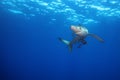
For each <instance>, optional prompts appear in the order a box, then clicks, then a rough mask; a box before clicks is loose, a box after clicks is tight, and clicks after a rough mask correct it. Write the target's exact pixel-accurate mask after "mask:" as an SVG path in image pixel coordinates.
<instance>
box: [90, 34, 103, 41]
mask: <svg viewBox="0 0 120 80" xmlns="http://www.w3.org/2000/svg"><path fill="white" fill-rule="evenodd" d="M88 35H89V36H92V37H94V38H95V39H97V40H98V41H100V42H104V40H103V39H102V38H100V37H99V36H97V35H95V34H88Z"/></svg>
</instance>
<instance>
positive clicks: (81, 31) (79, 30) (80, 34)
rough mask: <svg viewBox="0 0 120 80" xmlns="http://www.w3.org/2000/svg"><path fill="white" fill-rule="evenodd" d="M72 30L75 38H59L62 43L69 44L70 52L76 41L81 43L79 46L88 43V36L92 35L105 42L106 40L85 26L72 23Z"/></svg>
mask: <svg viewBox="0 0 120 80" xmlns="http://www.w3.org/2000/svg"><path fill="white" fill-rule="evenodd" d="M70 30H71V31H72V34H73V39H72V40H71V41H68V40H65V39H63V38H61V37H59V38H58V39H59V41H61V42H62V43H64V44H66V45H67V46H68V48H69V50H70V52H71V51H72V48H73V45H74V44H76V43H80V44H79V46H78V48H80V47H81V46H82V45H85V44H87V41H86V40H85V39H86V37H88V36H91V37H93V38H95V39H97V40H98V41H99V42H101V43H103V42H104V40H103V39H102V38H101V37H99V36H98V35H96V34H93V33H89V32H88V29H87V28H86V27H84V26H81V25H71V26H70Z"/></svg>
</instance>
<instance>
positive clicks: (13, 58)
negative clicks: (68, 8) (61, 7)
mask: <svg viewBox="0 0 120 80" xmlns="http://www.w3.org/2000/svg"><path fill="white" fill-rule="evenodd" d="M99 20H101V23H98V24H97V25H94V24H92V25H87V26H88V29H89V31H90V32H92V33H95V34H97V35H99V36H100V37H102V38H103V39H104V40H105V43H99V42H98V41H97V40H95V39H94V38H91V37H88V38H87V39H86V40H87V42H88V44H87V45H85V46H82V48H76V47H77V46H74V48H73V51H72V53H70V52H69V50H68V48H67V47H66V45H64V44H62V43H61V42H59V41H58V39H57V38H58V37H63V38H64V39H68V40H71V39H72V36H71V31H70V29H69V26H70V25H68V27H66V26H64V25H65V24H64V22H63V18H60V17H59V15H58V17H57V21H56V23H54V24H49V21H50V16H49V15H46V16H36V17H33V18H31V19H30V20H28V19H26V18H25V17H23V16H21V15H16V14H13V13H7V12H4V11H3V10H1V12H0V78H1V79H0V80H120V31H119V30H120V26H119V25H120V19H115V20H110V19H109V18H105V19H102V18H101V19H99ZM78 23H79V22H78Z"/></svg>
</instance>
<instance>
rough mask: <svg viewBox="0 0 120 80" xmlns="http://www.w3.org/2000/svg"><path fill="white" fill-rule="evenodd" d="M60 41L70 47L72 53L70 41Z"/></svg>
mask: <svg viewBox="0 0 120 80" xmlns="http://www.w3.org/2000/svg"><path fill="white" fill-rule="evenodd" d="M58 39H59V40H60V41H61V42H63V43H64V44H66V45H67V46H68V48H69V50H70V52H71V51H72V44H70V41H67V40H64V39H62V38H58Z"/></svg>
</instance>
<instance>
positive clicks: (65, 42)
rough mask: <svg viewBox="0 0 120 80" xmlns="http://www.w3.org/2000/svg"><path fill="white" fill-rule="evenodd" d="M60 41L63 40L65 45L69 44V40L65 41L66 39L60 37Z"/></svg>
mask: <svg viewBox="0 0 120 80" xmlns="http://www.w3.org/2000/svg"><path fill="white" fill-rule="evenodd" d="M58 39H59V40H60V41H61V42H63V43H64V44H66V45H69V44H70V41H67V40H64V39H62V38H58Z"/></svg>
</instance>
